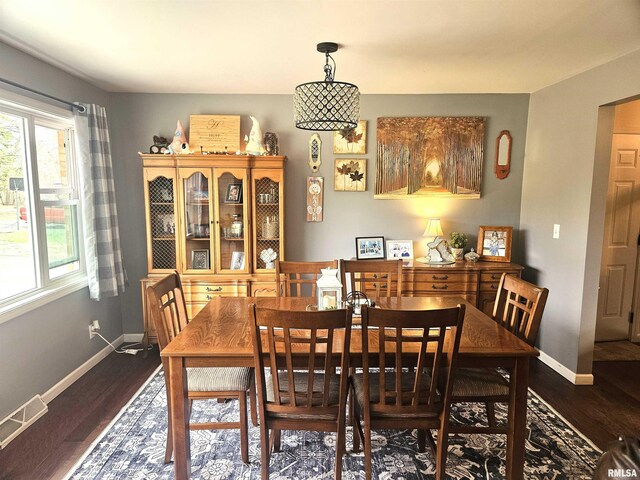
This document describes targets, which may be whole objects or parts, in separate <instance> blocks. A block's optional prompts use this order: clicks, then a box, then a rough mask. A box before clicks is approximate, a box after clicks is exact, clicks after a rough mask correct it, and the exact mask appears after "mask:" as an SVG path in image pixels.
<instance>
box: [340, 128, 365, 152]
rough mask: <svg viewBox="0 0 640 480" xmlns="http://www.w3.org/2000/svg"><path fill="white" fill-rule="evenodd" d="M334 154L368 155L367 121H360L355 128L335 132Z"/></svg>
mask: <svg viewBox="0 0 640 480" xmlns="http://www.w3.org/2000/svg"><path fill="white" fill-rule="evenodd" d="M333 153H356V154H360V153H362V154H365V153H367V121H366V120H360V121H359V122H358V126H357V127H355V128H345V129H343V130H337V131H335V132H333Z"/></svg>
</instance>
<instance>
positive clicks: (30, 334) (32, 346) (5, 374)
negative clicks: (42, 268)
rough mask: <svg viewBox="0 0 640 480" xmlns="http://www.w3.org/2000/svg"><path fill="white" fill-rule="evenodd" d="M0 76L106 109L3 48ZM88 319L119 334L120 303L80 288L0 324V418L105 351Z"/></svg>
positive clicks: (104, 98) (98, 93) (97, 96)
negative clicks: (91, 297) (90, 329)
mask: <svg viewBox="0 0 640 480" xmlns="http://www.w3.org/2000/svg"><path fill="white" fill-rule="evenodd" d="M0 72H1V76H2V77H3V78H6V79H8V80H12V81H14V82H18V83H22V84H23V85H27V86H29V87H31V88H35V89H37V90H41V91H43V92H46V93H49V94H51V95H55V96H58V97H61V98H64V99H68V100H79V101H86V102H92V103H99V104H101V105H104V106H107V104H108V95H107V94H106V93H105V92H103V91H102V90H99V89H98V88H95V87H93V86H91V85H89V84H88V83H86V82H84V81H82V80H80V79H78V78H76V77H73V76H72V75H69V74H67V73H65V72H62V71H61V70H59V69H57V68H55V67H52V66H50V65H47V64H45V63H44V62H41V61H39V60H36V59H35V58H33V57H31V56H29V55H26V54H24V53H21V52H19V51H17V50H15V49H14V48H11V47H9V46H7V45H5V44H3V43H0ZM3 85H4V84H0V88H4V86H3ZM7 90H12V89H9V88H7ZM13 91H15V90H13ZM20 93H23V92H20ZM34 98H38V99H39V100H42V98H40V97H34ZM56 106H60V105H59V104H57V103H56ZM0 273H1V274H2V275H11V274H12V273H11V272H0ZM94 318H95V319H99V320H100V324H101V326H102V333H103V335H104V336H105V337H106V338H108V339H110V340H113V339H115V338H117V337H118V336H120V335H121V334H122V321H121V317H120V300H119V299H110V300H105V301H102V302H93V301H91V300H89V292H88V289H86V288H84V289H82V290H80V291H77V292H75V293H73V294H71V295H67V296H65V297H64V298H61V299H59V300H57V301H54V302H52V303H49V304H47V305H46V306H44V307H41V308H38V309H37V310H33V311H31V312H29V313H28V314H25V315H22V316H20V317H18V318H14V319H12V320H9V321H7V322H5V323H2V324H0V418H4V417H5V416H6V415H8V414H9V413H11V412H12V411H13V410H15V409H16V408H18V406H20V405H22V404H23V403H24V402H25V401H27V400H28V399H30V398H31V397H32V396H34V395H36V394H41V393H44V392H46V391H47V390H48V389H49V388H51V387H52V386H53V385H55V384H56V383H57V382H59V381H60V380H61V379H63V378H64V377H65V376H67V375H68V374H69V373H71V372H72V371H73V370H75V369H76V368H78V367H79V366H80V365H81V364H82V363H84V362H85V361H87V360H88V359H89V358H90V357H92V356H93V355H95V354H96V353H97V352H98V351H99V350H100V349H102V348H104V347H105V344H104V343H103V342H102V341H100V340H98V339H94V340H89V335H88V325H89V322H90V321H91V319H94Z"/></svg>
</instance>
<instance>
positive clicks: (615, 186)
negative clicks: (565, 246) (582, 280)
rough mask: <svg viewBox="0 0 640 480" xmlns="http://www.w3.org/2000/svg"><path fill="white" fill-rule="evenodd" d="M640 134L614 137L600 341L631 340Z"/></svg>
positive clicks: (638, 217)
mask: <svg viewBox="0 0 640 480" xmlns="http://www.w3.org/2000/svg"><path fill="white" fill-rule="evenodd" d="M639 154H640V135H622V134H615V135H613V141H612V147H611V166H610V170H609V188H608V193H607V208H606V217H605V236H604V245H603V254H602V265H601V269H600V294H599V296H598V319H597V323H596V341H606V340H626V339H628V338H629V327H630V323H629V319H630V315H631V312H632V309H633V297H634V289H635V284H636V263H637V256H638V242H639V240H640V237H639V234H640V155H639Z"/></svg>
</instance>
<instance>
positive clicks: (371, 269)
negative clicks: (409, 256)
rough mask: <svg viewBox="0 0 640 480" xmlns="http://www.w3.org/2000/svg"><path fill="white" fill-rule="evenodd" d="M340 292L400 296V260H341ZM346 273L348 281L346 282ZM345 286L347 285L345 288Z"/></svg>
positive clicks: (374, 295)
mask: <svg viewBox="0 0 640 480" xmlns="http://www.w3.org/2000/svg"><path fill="white" fill-rule="evenodd" d="M340 272H341V276H342V294H343V297H346V295H347V291H351V292H354V291H358V292H363V293H365V294H366V295H367V296H368V297H370V298H383V297H386V298H391V297H398V298H399V297H401V296H402V260H400V259H398V260H341V261H340ZM347 274H348V275H349V282H348V283H347ZM347 286H348V287H349V288H348V289H347Z"/></svg>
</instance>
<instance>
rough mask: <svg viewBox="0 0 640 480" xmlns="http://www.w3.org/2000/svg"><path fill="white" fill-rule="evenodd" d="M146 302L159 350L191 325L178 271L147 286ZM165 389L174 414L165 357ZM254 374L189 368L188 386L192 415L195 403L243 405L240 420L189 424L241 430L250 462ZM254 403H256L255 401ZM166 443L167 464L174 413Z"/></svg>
mask: <svg viewBox="0 0 640 480" xmlns="http://www.w3.org/2000/svg"><path fill="white" fill-rule="evenodd" d="M147 301H148V304H149V312H150V314H151V318H152V320H153V324H154V327H155V329H156V332H157V334H158V343H159V346H160V350H163V349H164V348H165V347H166V346H167V345H168V344H169V342H170V341H171V340H173V339H174V338H175V337H176V336H177V335H178V333H180V331H182V329H183V328H184V327H186V326H187V324H188V323H189V318H188V316H187V309H186V304H185V300H184V294H183V290H182V282H181V281H180V275H178V272H175V273H172V274H169V275H167V276H166V277H164V278H163V279H161V280H159V281H158V282H157V283H155V284H153V285H150V286H149V287H147ZM162 369H163V370H164V379H165V387H166V392H167V411H168V412H170V411H171V403H170V402H171V395H170V392H169V363H168V360H167V358H165V357H162ZM252 378H253V375H252V371H251V369H250V368H240V367H221V368H217V367H191V368H187V385H188V388H189V391H188V394H187V395H188V399H189V413H188V415H187V416H189V415H190V413H191V407H192V405H193V400H200V399H208V398H217V399H227V398H234V399H238V401H239V402H240V421H238V422H208V423H190V424H189V429H191V430H218V429H229V428H238V429H240V451H241V454H242V461H243V462H244V463H248V462H249V448H248V430H247V390H251V391H253V388H252V386H251V383H252ZM252 403H255V402H252ZM168 418H169V420H168V429H167V442H166V448H165V456H164V463H169V462H170V461H171V454H172V452H173V441H172V436H171V435H172V425H171V414H170V413H169V415H168Z"/></svg>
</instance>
